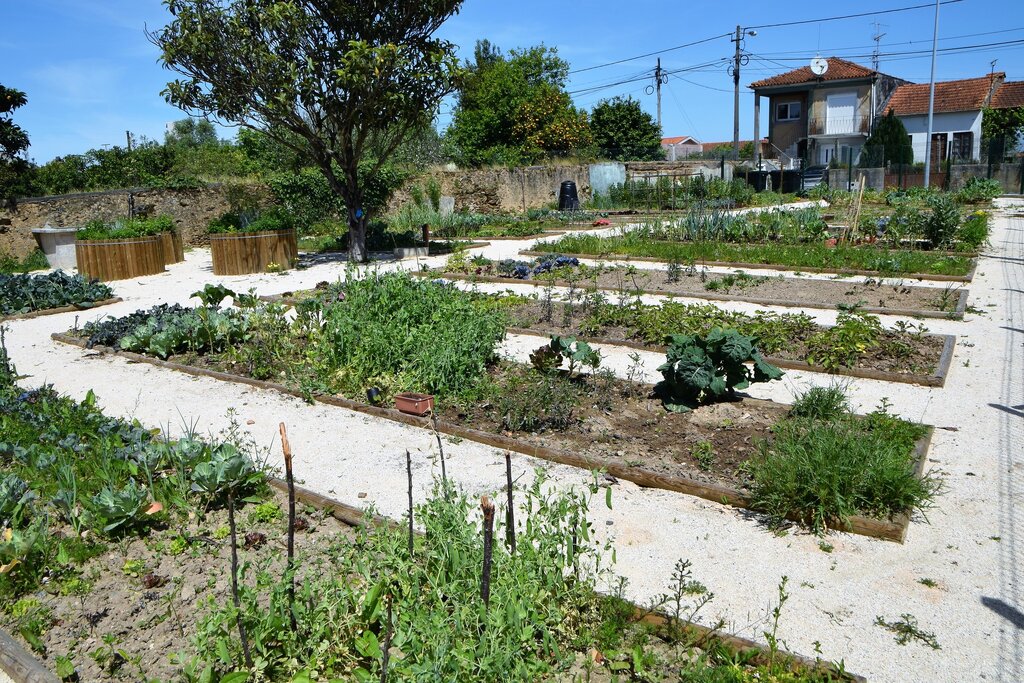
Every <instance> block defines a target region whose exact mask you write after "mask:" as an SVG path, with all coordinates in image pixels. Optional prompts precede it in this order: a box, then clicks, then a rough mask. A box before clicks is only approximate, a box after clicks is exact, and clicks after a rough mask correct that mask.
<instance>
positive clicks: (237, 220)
mask: <svg viewBox="0 0 1024 683" xmlns="http://www.w3.org/2000/svg"><path fill="white" fill-rule="evenodd" d="M294 227H295V221H294V219H293V217H292V214H291V213H289V212H288V211H287V210H286V209H283V208H280V207H273V208H270V209H267V210H265V211H261V212H260V213H259V214H257V215H253V214H248V213H240V214H239V213H231V212H228V213H225V214H222V215H220V216H218V217H217V218H215V219H213V220H212V221H210V223H209V225H207V226H206V231H207V232H208V233H209V234H211V235H219V234H225V233H234V232H280V231H284V230H291V229H292V228H294Z"/></svg>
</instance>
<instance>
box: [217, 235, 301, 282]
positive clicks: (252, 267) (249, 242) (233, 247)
mask: <svg viewBox="0 0 1024 683" xmlns="http://www.w3.org/2000/svg"><path fill="white" fill-rule="evenodd" d="M210 253H211V254H212V255H213V274H214V275H247V274H249V273H265V272H266V270H267V266H268V265H270V264H271V263H276V264H277V265H279V266H281V268H282V269H288V268H291V267H292V264H293V263H294V262H295V260H296V259H297V258H298V257H299V245H298V241H297V240H296V237H295V231H294V230H281V231H275V232H269V231H268V232H233V233H223V234H217V235H210Z"/></svg>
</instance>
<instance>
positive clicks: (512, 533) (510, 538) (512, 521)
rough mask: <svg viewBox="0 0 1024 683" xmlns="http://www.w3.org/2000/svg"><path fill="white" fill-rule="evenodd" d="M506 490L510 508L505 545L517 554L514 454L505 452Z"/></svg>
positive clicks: (506, 524) (507, 512)
mask: <svg viewBox="0 0 1024 683" xmlns="http://www.w3.org/2000/svg"><path fill="white" fill-rule="evenodd" d="M505 489H506V491H507V493H508V503H507V505H508V507H507V508H506V510H505V543H507V544H508V551H509V553H510V554H512V555H515V554H516V513H515V501H514V499H513V495H512V453H510V452H509V451H505Z"/></svg>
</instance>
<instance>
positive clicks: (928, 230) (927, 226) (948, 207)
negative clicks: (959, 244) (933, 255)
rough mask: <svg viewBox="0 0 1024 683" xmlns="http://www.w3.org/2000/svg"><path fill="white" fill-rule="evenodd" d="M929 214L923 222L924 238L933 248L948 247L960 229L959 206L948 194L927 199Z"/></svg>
mask: <svg viewBox="0 0 1024 683" xmlns="http://www.w3.org/2000/svg"><path fill="white" fill-rule="evenodd" d="M928 206H929V208H930V209H931V213H930V214H928V216H927V217H926V218H925V220H924V236H925V239H927V240H928V241H929V242H931V245H932V247H933V248H935V249H938V248H939V247H945V246H948V245H949V244H950V243H951V242H952V241H953V238H954V236H955V235H956V231H957V229H958V228H959V227H960V205H959V204H957V202H956V200H955V199H954V198H952V197H951V196H949V195H948V194H945V193H943V194H936V195H933V196H932V197H930V198H929V199H928Z"/></svg>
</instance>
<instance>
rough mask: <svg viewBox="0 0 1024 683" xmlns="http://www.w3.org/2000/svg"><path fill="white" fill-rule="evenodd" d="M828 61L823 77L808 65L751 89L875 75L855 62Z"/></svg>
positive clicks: (762, 82)
mask: <svg viewBox="0 0 1024 683" xmlns="http://www.w3.org/2000/svg"><path fill="white" fill-rule="evenodd" d="M826 61H827V62H828V70H827V71H826V72H825V73H824V74H822V75H821V76H815V75H814V74H813V73H812V72H811V67H810V66H809V65H808V66H802V67H800V68H799V69H793V70H792V71H787V72H786V73H784V74H779V75H777V76H772V77H770V78H765V79H763V80H760V81H755V82H754V83H751V84H750V87H751V88H771V87H773V86H779V85H800V84H802V83H818V82H819V81H845V80H849V79H851V78H870V77H871V76H873V75H874V73H875V72H874V71H872V70H871V69H869V68H867V67H866V66H861V65H860V64H854V63H853V62H848V61H847V60H845V59H840V58H839V57H829V58H828V59H827V60H826Z"/></svg>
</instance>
